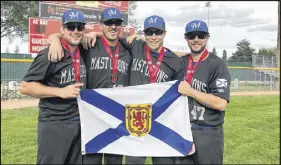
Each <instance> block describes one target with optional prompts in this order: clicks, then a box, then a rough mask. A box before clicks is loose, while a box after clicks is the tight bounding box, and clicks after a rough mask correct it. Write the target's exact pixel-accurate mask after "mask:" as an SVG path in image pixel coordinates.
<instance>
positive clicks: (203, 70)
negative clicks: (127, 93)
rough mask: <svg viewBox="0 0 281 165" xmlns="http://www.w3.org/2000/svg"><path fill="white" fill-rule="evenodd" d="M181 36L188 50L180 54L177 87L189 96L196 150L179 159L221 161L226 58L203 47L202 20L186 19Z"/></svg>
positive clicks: (226, 92)
mask: <svg viewBox="0 0 281 165" xmlns="http://www.w3.org/2000/svg"><path fill="white" fill-rule="evenodd" d="M184 36H185V39H186V41H187V44H188V46H189V48H190V50H191V54H189V55H187V56H183V57H182V59H183V61H184V63H185V70H186V72H185V78H184V80H183V81H182V82H181V83H180V84H179V87H178V91H179V93H181V94H183V95H186V96H188V103H189V110H190V120H191V126H192V128H191V129H192V135H193V141H194V144H195V148H196V152H195V154H193V155H191V156H187V157H185V158H179V160H180V161H181V164H189V163H190V162H194V163H195V164H222V163H223V150H224V138H223V123H224V112H225V109H226V107H227V104H228V103H229V97H230V82H231V79H230V74H229V71H228V69H227V66H226V64H225V62H224V61H223V60H222V59H220V58H219V57H217V56H216V55H214V54H212V53H210V52H208V50H207V48H206V45H207V42H208V40H209V37H210V35H209V31H208V26H207V24H206V23H205V22H204V21H201V20H194V21H191V22H189V23H187V25H186V27H185V34H184Z"/></svg>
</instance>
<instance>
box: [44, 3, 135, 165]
mask: <svg viewBox="0 0 281 165" xmlns="http://www.w3.org/2000/svg"><path fill="white" fill-rule="evenodd" d="M122 22H123V19H122V16H121V12H120V11H119V10H118V9H116V8H106V9H104V10H103V11H102V13H101V19H100V27H101V29H102V34H103V35H101V36H99V37H97V38H96V44H95V46H94V47H92V48H90V49H88V50H84V51H83V58H84V59H85V63H86V70H87V83H86V85H87V88H88V89H95V88H114V87H123V86H128V84H129V66H130V63H131V55H130V54H129V51H128V50H127V49H125V48H124V46H123V45H122V44H120V42H119V41H118V37H119V33H120V29H121V25H122ZM60 37H61V36H60V34H52V35H51V36H49V41H50V44H51V45H50V47H53V50H54V51H52V50H50V51H49V52H51V53H50V54H51V56H50V59H51V60H52V61H57V60H61V59H63V58H62V56H63V55H64V54H55V53H52V52H58V51H56V50H59V51H60V50H61V49H62V48H61V46H60V44H58V41H59V38H60ZM57 55H59V56H57ZM93 129H94V128H93ZM91 157H92V158H95V159H94V161H93V159H92V162H91V160H89V159H90V158H91ZM84 158H85V159H84V162H85V161H86V162H87V163H91V164H101V163H102V154H87V155H85V156H84ZM122 159H123V155H113V154H104V163H105V164H122Z"/></svg>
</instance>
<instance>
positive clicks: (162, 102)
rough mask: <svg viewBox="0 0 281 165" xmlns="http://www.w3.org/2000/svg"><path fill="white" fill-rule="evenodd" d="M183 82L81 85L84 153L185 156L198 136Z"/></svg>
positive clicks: (80, 99) (79, 101) (80, 105)
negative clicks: (194, 135)
mask: <svg viewBox="0 0 281 165" xmlns="http://www.w3.org/2000/svg"><path fill="white" fill-rule="evenodd" d="M178 84H179V81H170V82H165V83H154V84H146V85H138V86H130V87H122V88H101V89H93V90H92V89H85V90H81V92H80V96H78V106H79V112H80V120H81V144H82V147H81V148H82V154H83V155H85V154H89V153H110V154H119V155H128V156H149V157H165V156H186V155H187V154H188V153H189V152H190V151H191V148H192V144H193V138H192V133H191V128H190V120H189V109H188V99H187V97H185V96H181V95H180V94H179V93H178Z"/></svg>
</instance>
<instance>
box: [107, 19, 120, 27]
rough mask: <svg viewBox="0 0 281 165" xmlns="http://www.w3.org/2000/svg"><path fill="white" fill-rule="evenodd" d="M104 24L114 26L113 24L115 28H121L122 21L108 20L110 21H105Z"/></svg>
mask: <svg viewBox="0 0 281 165" xmlns="http://www.w3.org/2000/svg"><path fill="white" fill-rule="evenodd" d="M103 24H104V25H105V26H112V25H113V24H114V25H115V26H121V24H122V21H120V20H108V21H104V22H103Z"/></svg>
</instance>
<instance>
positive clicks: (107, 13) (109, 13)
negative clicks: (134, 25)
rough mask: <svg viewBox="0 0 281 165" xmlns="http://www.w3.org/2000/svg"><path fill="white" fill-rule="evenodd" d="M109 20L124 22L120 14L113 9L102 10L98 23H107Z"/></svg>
mask: <svg viewBox="0 0 281 165" xmlns="http://www.w3.org/2000/svg"><path fill="white" fill-rule="evenodd" d="M111 19H118V20H121V21H122V22H123V21H124V20H123V18H122V16H121V12H120V11H119V10H118V9H116V8H114V7H110V8H106V9H104V10H103V11H102V13H101V19H100V21H101V22H104V21H108V20H111Z"/></svg>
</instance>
